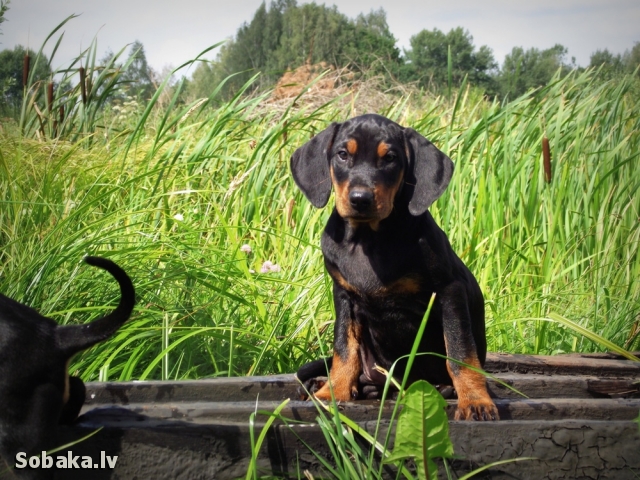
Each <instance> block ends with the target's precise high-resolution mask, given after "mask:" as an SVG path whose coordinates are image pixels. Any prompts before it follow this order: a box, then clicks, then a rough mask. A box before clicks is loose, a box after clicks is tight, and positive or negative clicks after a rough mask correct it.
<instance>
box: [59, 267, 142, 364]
mask: <svg viewBox="0 0 640 480" xmlns="http://www.w3.org/2000/svg"><path fill="white" fill-rule="evenodd" d="M84 261H85V262H87V263H88V264H89V265H93V266H95V267H99V268H102V269H103V270H106V271H107V272H109V273H110V274H111V275H113V277H114V278H115V279H116V280H117V282H118V283H119V284H120V294H121V297H120V303H119V304H118V306H117V307H116V309H115V310H114V311H113V312H111V313H110V314H109V315H107V316H105V317H102V318H99V319H98V320H95V321H93V322H91V323H87V324H84V325H65V326H60V327H58V328H57V329H56V340H57V344H58V348H59V349H60V351H61V352H62V353H63V354H64V355H65V356H66V357H67V358H69V357H71V356H72V355H73V354H75V353H78V352H80V351H82V350H85V349H87V348H89V347H91V346H92V345H95V344H96V343H98V342H102V341H103V340H106V339H107V338H109V337H110V336H111V335H113V334H114V333H115V332H116V331H117V330H118V328H120V326H121V325H122V324H123V323H124V322H126V321H127V320H128V319H129V316H130V315H131V312H132V311H133V305H134V304H135V290H134V288H133V283H131V279H130V278H129V276H128V275H127V274H126V273H125V271H124V270H122V269H121V268H120V267H119V266H118V265H116V264H115V263H113V262H112V261H111V260H107V259H106V258H100V257H85V258H84Z"/></svg>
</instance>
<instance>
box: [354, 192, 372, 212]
mask: <svg viewBox="0 0 640 480" xmlns="http://www.w3.org/2000/svg"><path fill="white" fill-rule="evenodd" d="M374 200H375V197H374V194H373V192H372V191H371V190H369V189H366V188H354V189H353V190H351V191H350V192H349V204H350V205H351V208H353V210H354V211H355V212H357V213H358V214H360V215H363V214H367V213H370V212H371V207H372V206H373V204H374Z"/></svg>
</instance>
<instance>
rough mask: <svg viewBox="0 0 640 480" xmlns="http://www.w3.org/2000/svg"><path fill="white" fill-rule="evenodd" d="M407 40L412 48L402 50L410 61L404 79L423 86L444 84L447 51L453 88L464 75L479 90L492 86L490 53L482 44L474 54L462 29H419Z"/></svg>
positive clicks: (491, 53) (493, 63) (446, 75)
mask: <svg viewBox="0 0 640 480" xmlns="http://www.w3.org/2000/svg"><path fill="white" fill-rule="evenodd" d="M409 41H410V44H411V49H410V50H407V51H405V55H406V57H407V59H408V60H409V62H410V68H409V69H408V71H407V73H408V76H409V78H407V80H417V81H418V82H419V84H421V85H423V86H425V87H427V86H436V87H442V86H444V85H447V83H448V66H449V49H450V50H451V79H452V82H453V83H454V84H455V85H459V84H460V83H461V82H462V80H463V79H464V77H465V76H467V77H468V79H469V81H470V82H471V83H472V84H474V85H477V86H479V87H483V88H487V87H488V86H489V85H490V84H491V81H492V79H491V72H492V71H493V70H494V69H495V68H496V67H497V63H496V62H495V60H494V58H493V52H492V50H491V49H490V48H489V47H487V46H486V45H483V46H482V47H480V49H479V50H477V51H476V49H475V46H474V45H473V36H471V34H470V33H469V32H468V31H467V30H464V29H463V28H462V27H456V28H454V29H452V30H450V31H449V33H447V34H445V33H444V32H442V31H441V30H438V29H437V28H434V29H433V30H422V31H421V32H419V33H418V34H417V35H414V36H412V37H411V39H410V40H409Z"/></svg>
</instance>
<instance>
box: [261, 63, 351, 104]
mask: <svg viewBox="0 0 640 480" xmlns="http://www.w3.org/2000/svg"><path fill="white" fill-rule="evenodd" d="M341 76H342V75H341V74H338V72H337V71H336V69H335V67H333V66H331V65H328V64H327V63H326V62H320V63H316V64H314V65H311V64H308V63H307V64H305V65H302V66H300V67H298V68H296V69H295V70H292V71H289V72H286V73H285V74H284V75H283V76H282V77H280V80H278V83H277V84H276V87H275V89H274V91H273V94H272V95H271V99H272V100H275V101H278V100H282V99H292V98H295V97H297V96H298V95H300V94H301V93H302V92H303V90H304V89H305V88H306V87H307V86H308V85H310V86H309V89H308V90H307V92H305V94H307V95H310V96H317V95H321V96H325V95H331V94H333V95H340V94H342V93H345V92H346V89H345V88H344V86H338V87H337V84H338V83H339V80H340V77H341ZM318 77H320V78H318ZM336 87H337V88H336Z"/></svg>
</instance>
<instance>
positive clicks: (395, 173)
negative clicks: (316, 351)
mask: <svg viewBox="0 0 640 480" xmlns="http://www.w3.org/2000/svg"><path fill="white" fill-rule="evenodd" d="M291 168H292V172H293V176H294V179H295V181H296V183H297V185H298V186H299V187H300V189H301V190H302V191H303V193H304V194H305V195H306V196H307V198H309V200H310V201H311V202H312V203H313V204H314V205H315V206H316V207H322V206H324V205H325V204H326V203H327V201H328V198H329V195H330V193H331V188H332V186H333V188H334V189H335V191H336V207H335V208H334V210H333V212H332V214H331V217H330V218H329V221H328V222H327V225H326V228H325V231H324V234H323V236H322V252H323V254H324V260H325V266H326V268H327V271H328V272H329V274H330V275H331V277H332V279H333V283H334V288H333V295H334V303H335V308H336V323H335V330H334V355H333V359H332V364H331V372H330V375H331V382H332V384H331V389H332V390H333V394H334V395H335V398H336V399H338V400H343V401H344V400H349V399H355V398H357V397H358V391H359V389H358V387H359V385H358V380H359V378H360V381H361V382H362V381H364V382H365V383H370V384H374V385H381V384H383V383H384V380H385V379H384V377H383V376H382V375H381V374H380V373H379V372H377V371H376V370H374V369H373V366H374V365H379V366H381V367H384V368H386V369H388V368H389V367H390V366H391V365H392V364H393V362H394V361H395V360H397V359H398V358H399V357H401V356H403V355H407V354H409V352H410V350H411V347H412V345H413V342H414V339H415V336H416V333H417V331H418V328H419V326H420V323H421V320H422V317H423V316H424V313H425V311H426V309H427V305H428V303H429V300H430V298H431V295H432V293H434V292H435V293H436V300H435V303H434V307H433V309H432V312H431V315H430V317H429V321H428V323H427V328H426V331H425V333H424V335H423V338H422V342H421V344H420V349H419V352H436V353H439V354H441V355H447V356H449V357H451V358H453V359H455V360H458V361H460V362H464V363H466V364H469V365H471V366H473V367H477V368H480V367H481V366H482V364H483V362H484V359H485V355H486V339H485V324H484V300H483V297H482V292H481V290H480V287H479V286H478V283H477V282H476V280H475V278H474V277H473V275H472V274H471V272H470V271H469V269H468V268H467V267H466V266H465V265H464V263H463V262H462V261H461V260H460V259H459V258H458V256H457V255H456V254H455V253H454V252H453V250H452V248H451V245H450V244H449V240H448V239H447V237H446V235H445V233H444V232H443V231H442V230H441V229H440V228H439V227H438V225H437V224H436V223H435V221H434V220H433V217H432V216H431V214H430V213H429V211H428V210H427V209H428V207H429V206H430V205H431V203H433V201H435V200H436V199H437V198H438V197H439V196H440V195H441V194H442V192H443V191H444V190H445V188H446V187H447V185H448V183H449V180H450V178H451V175H452V173H453V163H452V162H451V160H450V159H449V158H448V157H446V156H445V155H444V154H443V153H442V152H440V151H439V150H438V149H437V148H436V147H434V146H433V145H432V144H431V143H430V142H429V141H428V140H426V139H425V138H424V137H422V136H421V135H419V134H418V133H417V132H415V131H414V130H412V129H409V128H406V129H405V128H402V127H401V126H400V125H398V124H396V123H395V122H392V121H390V120H388V119H386V118H384V117H381V116H378V115H363V116H361V117H356V118H353V119H351V120H349V121H347V122H345V123H343V124H332V125H331V126H330V127H329V128H327V129H326V130H324V131H323V132H321V133H320V134H318V135H317V136H316V137H314V138H313V139H312V140H311V141H309V142H308V143H307V144H305V145H304V146H302V147H300V148H299V149H298V150H297V151H296V152H295V153H294V155H293V157H292V159H291ZM405 364H406V362H403V361H401V362H399V371H398V370H396V374H400V375H401V374H402V372H403V370H404V366H405ZM303 369H304V367H303ZM301 370H302V369H301ZM417 379H425V380H428V381H430V382H432V383H436V384H438V383H445V384H451V383H453V385H454V387H455V389H456V391H457V393H458V398H459V402H458V411H457V413H456V418H464V419H467V418H478V419H495V418H497V417H498V414H497V410H496V408H495V405H494V404H493V402H492V401H491V399H490V397H489V395H488V393H487V389H486V382H485V379H484V377H483V376H482V375H481V374H480V373H477V372H475V371H473V370H471V369H468V368H465V367H462V366H460V365H459V364H457V363H455V362H446V361H445V360H444V359H442V358H440V357H437V356H434V355H420V356H417V357H416V359H415V361H414V365H413V368H412V371H411V374H410V380H411V381H414V380H417ZM331 389H330V387H329V384H328V383H327V384H325V385H324V386H323V387H322V388H321V389H320V390H319V391H318V392H317V393H316V396H317V397H318V398H321V399H330V398H331Z"/></svg>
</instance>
